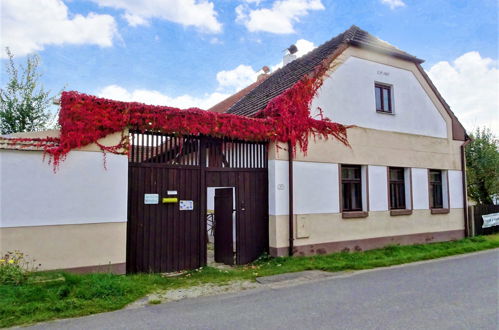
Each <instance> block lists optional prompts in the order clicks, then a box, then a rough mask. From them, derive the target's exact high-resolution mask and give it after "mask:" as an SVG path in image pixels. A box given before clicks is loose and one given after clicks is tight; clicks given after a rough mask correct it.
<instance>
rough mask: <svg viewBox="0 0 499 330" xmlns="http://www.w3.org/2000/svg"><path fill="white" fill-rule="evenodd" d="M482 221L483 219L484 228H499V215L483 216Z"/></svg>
mask: <svg viewBox="0 0 499 330" xmlns="http://www.w3.org/2000/svg"><path fill="white" fill-rule="evenodd" d="M482 219H483V226H482V228H490V227H494V226H499V213H492V214H486V215H482Z"/></svg>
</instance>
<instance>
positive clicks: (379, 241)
mask: <svg viewBox="0 0 499 330" xmlns="http://www.w3.org/2000/svg"><path fill="white" fill-rule="evenodd" d="M461 238H464V230H452V231H443V232H430V233H419V234H412V235H401V236H389V237H375V238H368V239H361V240H352V241H342V242H327V243H320V244H310V245H300V246H295V247H294V249H293V255H295V256H309V255H314V254H328V253H333V252H339V251H352V252H353V251H363V250H371V249H377V248H382V247H385V246H387V245H392V244H400V245H411V244H423V243H431V242H433V243H434V242H445V241H452V240H458V239H461ZM269 252H270V255H272V256H274V257H283V256H287V255H288V252H289V251H288V247H280V248H274V247H270V249H269Z"/></svg>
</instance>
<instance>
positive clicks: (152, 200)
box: [144, 194, 159, 204]
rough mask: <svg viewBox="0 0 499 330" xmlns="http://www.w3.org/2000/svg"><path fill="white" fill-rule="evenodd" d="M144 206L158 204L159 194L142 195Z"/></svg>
mask: <svg viewBox="0 0 499 330" xmlns="http://www.w3.org/2000/svg"><path fill="white" fill-rule="evenodd" d="M144 204H159V194H144Z"/></svg>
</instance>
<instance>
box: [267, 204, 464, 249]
mask: <svg viewBox="0 0 499 330" xmlns="http://www.w3.org/2000/svg"><path fill="white" fill-rule="evenodd" d="M269 218H270V219H269V220H270V226H269V246H270V247H271V249H272V248H278V249H279V248H286V249H287V247H288V246H289V236H288V233H289V228H288V216H287V215H278V216H275V215H271V216H270V217H269ZM302 219H303V217H302ZM300 226H301V227H300V228H296V216H295V230H294V233H295V240H294V245H295V246H296V247H298V246H310V245H317V244H323V243H331V242H345V241H358V240H365V239H372V238H377V237H397V236H407V235H414V234H421V233H434V232H452V231H462V230H464V210H463V209H450V210H449V213H448V214H431V211H430V210H413V212H412V214H410V215H399V216H391V215H390V212H389V211H379V212H372V211H371V212H369V215H368V217H366V218H355V219H343V218H342V215H341V213H330V214H307V215H305V220H302V221H301V224H300ZM297 229H298V230H297ZM301 232H305V233H306V237H300V238H298V237H297V236H296V234H297V233H298V234H300V233H301Z"/></svg>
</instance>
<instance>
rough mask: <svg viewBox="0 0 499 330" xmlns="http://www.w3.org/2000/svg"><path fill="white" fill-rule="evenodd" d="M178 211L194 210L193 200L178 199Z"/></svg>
mask: <svg viewBox="0 0 499 330" xmlns="http://www.w3.org/2000/svg"><path fill="white" fill-rule="evenodd" d="M178 205H179V208H180V211H192V210H194V201H180V202H179V204H178Z"/></svg>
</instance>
